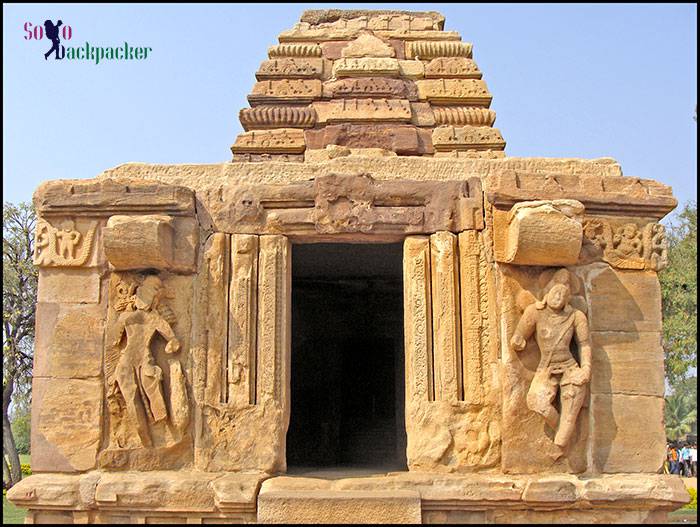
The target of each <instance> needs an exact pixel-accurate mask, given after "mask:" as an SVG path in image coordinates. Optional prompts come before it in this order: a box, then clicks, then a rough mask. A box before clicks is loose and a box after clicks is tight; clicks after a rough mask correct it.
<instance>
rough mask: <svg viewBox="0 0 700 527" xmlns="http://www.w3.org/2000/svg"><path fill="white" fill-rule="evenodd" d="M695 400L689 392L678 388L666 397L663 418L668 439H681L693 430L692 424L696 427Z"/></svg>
mask: <svg viewBox="0 0 700 527" xmlns="http://www.w3.org/2000/svg"><path fill="white" fill-rule="evenodd" d="M695 380H697V379H695ZM695 401H696V399H695V397H693V394H692V393H691V392H683V391H680V390H676V391H675V392H674V393H673V395H669V396H667V397H666V405H665V409H664V413H665V415H664V420H665V423H666V437H667V438H668V439H671V440H673V441H676V440H678V439H681V438H682V437H685V435H686V434H688V433H690V432H692V431H693V426H694V425H695V427H697V420H698V414H697V406H696V402H695Z"/></svg>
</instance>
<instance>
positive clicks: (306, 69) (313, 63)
mask: <svg viewBox="0 0 700 527" xmlns="http://www.w3.org/2000/svg"><path fill="white" fill-rule="evenodd" d="M323 74H324V61H323V59H321V58H305V57H302V58H299V57H294V58H275V59H271V60H266V61H264V62H262V63H261V64H260V67H259V68H258V71H257V72H256V73H255V78H256V79H257V80H259V81H262V80H267V79H284V78H288V79H296V78H309V79H320V78H322V77H323Z"/></svg>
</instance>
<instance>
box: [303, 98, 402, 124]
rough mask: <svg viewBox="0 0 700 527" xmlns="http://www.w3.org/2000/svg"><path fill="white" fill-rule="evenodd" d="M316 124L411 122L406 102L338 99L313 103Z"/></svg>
mask: <svg viewBox="0 0 700 527" xmlns="http://www.w3.org/2000/svg"><path fill="white" fill-rule="evenodd" d="M313 107H314V109H315V110H316V113H317V115H318V123H319V124H322V123H327V122H328V123H330V122H343V121H344V122H357V121H360V122H368V121H395V122H410V121H411V116H412V113H411V105H410V103H409V102H408V101H406V100H400V99H399V100H396V99H340V100H334V101H323V102H315V103H314V104H313Z"/></svg>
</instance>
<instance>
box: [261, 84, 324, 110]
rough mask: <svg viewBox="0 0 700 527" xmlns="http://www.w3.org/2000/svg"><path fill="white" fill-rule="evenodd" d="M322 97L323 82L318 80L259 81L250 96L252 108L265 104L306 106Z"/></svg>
mask: <svg viewBox="0 0 700 527" xmlns="http://www.w3.org/2000/svg"><path fill="white" fill-rule="evenodd" d="M319 97H321V81H320V80H318V79H281V80H267V81H258V82H256V83H255V86H253V91H252V93H251V94H250V95H248V102H249V103H250V104H251V106H255V105H258V104H265V103H275V102H284V103H290V104H291V103H298V104H304V103H309V102H311V101H313V100H314V99H317V98H319Z"/></svg>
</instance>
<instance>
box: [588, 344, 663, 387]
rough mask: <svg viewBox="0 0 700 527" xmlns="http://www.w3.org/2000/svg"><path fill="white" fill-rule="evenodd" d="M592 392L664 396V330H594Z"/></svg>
mask: <svg viewBox="0 0 700 527" xmlns="http://www.w3.org/2000/svg"><path fill="white" fill-rule="evenodd" d="M591 337H592V341H593V374H592V376H591V393H592V394H625V395H652V396H656V397H663V395H664V391H665V386H664V351H663V347H662V346H661V333H658V332H653V331H652V332H646V331H645V332H639V333H636V332H623V331H594V332H592V333H591Z"/></svg>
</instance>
